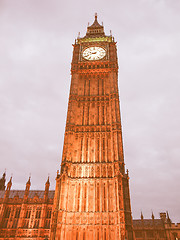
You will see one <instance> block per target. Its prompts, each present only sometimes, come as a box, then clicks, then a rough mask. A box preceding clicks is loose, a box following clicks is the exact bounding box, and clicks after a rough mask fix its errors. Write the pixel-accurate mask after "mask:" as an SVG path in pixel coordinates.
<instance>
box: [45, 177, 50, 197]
mask: <svg viewBox="0 0 180 240" xmlns="http://www.w3.org/2000/svg"><path fill="white" fill-rule="evenodd" d="M49 186H50V182H49V176H48V179H47V181H46V184H45V191H44V200H45V201H47V200H48V193H49Z"/></svg>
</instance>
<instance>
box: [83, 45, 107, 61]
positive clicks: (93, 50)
mask: <svg viewBox="0 0 180 240" xmlns="http://www.w3.org/2000/svg"><path fill="white" fill-rule="evenodd" d="M105 55H106V50H105V49H104V48H102V47H89V48H86V49H85V50H84V51H83V53H82V56H83V58H85V59H86V60H91V61H92V60H100V59H102V58H103V57H104V56H105Z"/></svg>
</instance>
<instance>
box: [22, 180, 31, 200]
mask: <svg viewBox="0 0 180 240" xmlns="http://www.w3.org/2000/svg"><path fill="white" fill-rule="evenodd" d="M30 186H31V177H30V176H29V179H28V181H27V183H26V189H25V193H24V200H27V198H28V195H29V189H30Z"/></svg>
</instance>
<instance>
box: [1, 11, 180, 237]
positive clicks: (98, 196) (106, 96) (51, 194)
mask: <svg viewBox="0 0 180 240" xmlns="http://www.w3.org/2000/svg"><path fill="white" fill-rule="evenodd" d="M11 186H12V178H11V179H10V180H9V182H8V183H7V184H6V175H5V173H4V174H3V176H2V178H1V179H0V240H2V239H3V240H5V239H16V240H20V239H23V240H25V239H37V240H47V239H48V240H135V239H136V240H178V239H180V224H174V223H172V221H171V219H170V217H169V214H168V213H164V212H163V213H160V218H159V219H155V218H154V215H153V214H152V216H151V218H150V219H144V218H143V214H141V218H140V219H138V220H133V219H132V214H131V204H130V190H129V176H128V171H125V164H124V153H123V142H122V128H121V117H120V104H119V93H118V62H117V50H116V42H115V41H114V37H113V36H111V35H110V36H107V35H105V33H104V27H103V26H102V25H100V24H99V23H98V20H97V15H95V20H94V23H93V24H92V25H91V26H88V27H87V32H86V35H85V36H84V37H82V38H80V37H78V38H77V39H76V41H75V44H74V45H73V57H72V63H71V87H70V94H69V103H68V112H67V120H66V128H65V135H64V146H63V155H62V163H61V170H60V172H59V171H58V172H57V177H56V188H55V190H49V186H50V182H49V178H48V179H47V181H46V183H45V189H44V190H37V191H36V190H31V189H30V187H31V179H30V178H29V179H28V180H27V183H26V186H25V190H12V189H11Z"/></svg>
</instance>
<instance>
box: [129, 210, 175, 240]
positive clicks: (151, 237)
mask: <svg viewBox="0 0 180 240" xmlns="http://www.w3.org/2000/svg"><path fill="white" fill-rule="evenodd" d="M133 228H134V233H135V238H136V239H137V240H165V239H166V240H178V239H180V223H177V224H175V223H172V221H171V219H170V218H169V214H168V213H164V212H163V213H160V219H155V218H154V215H153V214H152V218H151V219H144V217H143V215H142V214H141V219H138V220H133Z"/></svg>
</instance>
